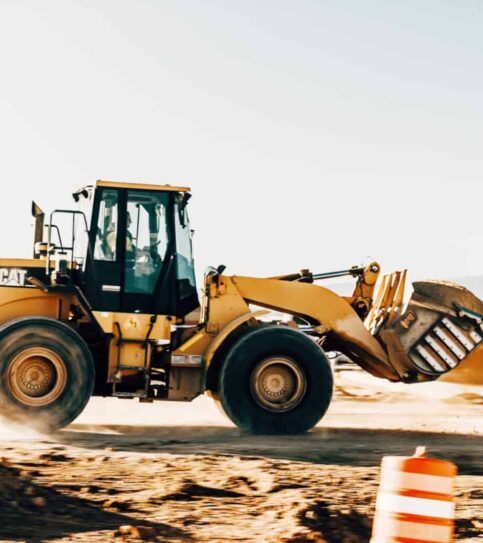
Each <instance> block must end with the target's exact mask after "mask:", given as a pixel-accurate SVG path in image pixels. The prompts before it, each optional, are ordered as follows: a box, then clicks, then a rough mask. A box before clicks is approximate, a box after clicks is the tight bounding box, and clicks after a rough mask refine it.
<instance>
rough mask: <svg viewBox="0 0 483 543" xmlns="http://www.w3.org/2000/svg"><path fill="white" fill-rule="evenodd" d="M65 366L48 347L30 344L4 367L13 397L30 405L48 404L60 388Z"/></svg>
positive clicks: (63, 382)
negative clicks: (29, 346) (6, 367)
mask: <svg viewBox="0 0 483 543" xmlns="http://www.w3.org/2000/svg"><path fill="white" fill-rule="evenodd" d="M66 382H67V370H66V368H65V364H64V362H63V361H62V359H61V358H60V357H59V356H58V355H57V354H56V353H54V352H53V351H51V350H50V349H46V348H44V347H32V348H30V349H25V350H23V351H22V352H21V353H19V354H17V355H16V356H15V357H14V358H13V359H12V361H11V363H10V365H9V368H8V384H9V388H10V392H11V394H12V395H13V397H14V398H15V399H16V400H17V401H19V402H21V403H23V404H25V405H31V406H43V405H48V404H50V403H52V402H53V401H55V400H56V399H57V398H58V397H59V396H60V395H61V394H62V392H63V390H64V388H65V385H66Z"/></svg>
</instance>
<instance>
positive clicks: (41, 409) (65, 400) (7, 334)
mask: <svg viewBox="0 0 483 543" xmlns="http://www.w3.org/2000/svg"><path fill="white" fill-rule="evenodd" d="M94 381H95V378H94V363H93V361H92V356H91V353H90V351H89V348H88V347H87V345H86V343H85V342H84V340H83V339H82V338H81V337H80V336H79V335H78V334H77V332H75V331H74V330H72V329H71V328H69V327H68V326H67V325H66V324H63V323H61V322H58V321H56V320H53V319H49V318H45V317H25V318H21V319H18V320H15V321H12V322H9V323H7V324H5V325H3V326H1V327H0V414H1V416H2V417H4V418H6V419H7V420H10V421H13V422H15V423H20V424H23V425H26V426H30V427H33V428H35V429H37V430H40V431H44V432H45V431H47V432H48V431H54V430H58V429H60V428H62V427H64V426H67V425H68V424H70V423H71V422H72V421H73V420H74V419H76V418H77V417H78V416H79V415H80V413H81V412H82V410H83V409H84V407H85V405H86V404H87V402H88V400H89V398H90V396H91V394H92V391H93V388H94Z"/></svg>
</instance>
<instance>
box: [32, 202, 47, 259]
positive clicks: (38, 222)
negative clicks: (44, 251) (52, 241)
mask: <svg viewBox="0 0 483 543" xmlns="http://www.w3.org/2000/svg"><path fill="white" fill-rule="evenodd" d="M32 216H33V217H34V218H35V231H34V250H33V253H34V258H40V252H39V251H37V250H36V245H37V243H41V242H42V241H43V238H44V217H45V213H44V212H43V211H42V209H40V207H39V206H38V205H37V204H36V203H35V202H32Z"/></svg>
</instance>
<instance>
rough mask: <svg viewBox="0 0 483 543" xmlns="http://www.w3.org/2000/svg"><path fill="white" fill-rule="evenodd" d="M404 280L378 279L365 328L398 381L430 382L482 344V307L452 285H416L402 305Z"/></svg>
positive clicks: (400, 274) (401, 274)
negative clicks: (385, 357) (380, 346)
mask: <svg viewBox="0 0 483 543" xmlns="http://www.w3.org/2000/svg"><path fill="white" fill-rule="evenodd" d="M404 280H405V272H396V273H395V274H391V275H390V276H386V277H384V278H383V284H382V286H381V289H380V291H379V295H378V297H377V299H376V302H375V305H374V309H373V311H372V312H371V314H370V315H369V318H368V323H367V325H368V326H369V328H370V330H371V332H372V334H373V335H374V337H375V338H376V339H377V340H378V341H379V342H380V343H381V344H382V345H383V347H384V349H385V350H386V352H387V354H388V358H389V361H390V363H391V365H392V366H393V367H394V368H395V370H396V371H397V372H398V374H399V376H400V378H401V380H402V381H405V382H408V383H412V382H421V381H431V380H434V379H437V378H439V377H440V376H442V375H443V374H446V373H448V372H450V371H453V370H455V369H456V368H457V367H458V366H459V365H460V364H461V363H462V362H463V361H465V360H466V359H467V358H468V356H469V355H470V354H471V353H473V352H474V351H475V350H476V348H477V347H478V345H479V344H480V343H481V342H482V341H483V302H482V301H481V300H479V299H478V298H477V297H476V296H475V295H474V294H472V293H471V292H470V291H469V290H467V289H466V288H464V287H462V286H461V285H458V284H457V283H452V282H447V281H420V282H416V283H413V289H414V291H413V294H412V296H411V298H410V300H409V301H408V302H406V303H403V294H404ZM471 358H474V356H472V357H471Z"/></svg>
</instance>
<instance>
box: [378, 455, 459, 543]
mask: <svg viewBox="0 0 483 543" xmlns="http://www.w3.org/2000/svg"><path fill="white" fill-rule="evenodd" d="M456 474H457V468H456V466H455V465H454V464H452V463H451V462H447V461H445V460H437V459H434V458H428V457H426V456H425V451H424V448H423V447H418V449H417V450H416V454H415V455H414V456H411V457H406V456H386V457H384V458H383V460H382V465H381V480H380V484H379V491H378V495H377V502H376V513H375V516H374V523H373V528H372V538H371V543H448V542H451V541H453V533H454V500H453V490H454V485H455V481H456Z"/></svg>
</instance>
